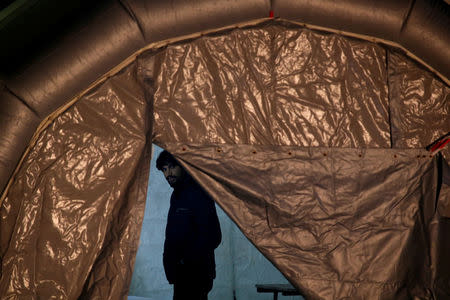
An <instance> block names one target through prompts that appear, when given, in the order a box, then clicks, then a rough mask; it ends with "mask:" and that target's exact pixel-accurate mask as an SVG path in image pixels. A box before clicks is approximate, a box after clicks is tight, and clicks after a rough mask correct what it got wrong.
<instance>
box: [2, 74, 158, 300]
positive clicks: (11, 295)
mask: <svg viewBox="0 0 450 300" xmlns="http://www.w3.org/2000/svg"><path fill="white" fill-rule="evenodd" d="M136 78H137V75H136V67H135V66H133V65H132V66H130V67H128V68H126V69H125V70H123V71H122V72H121V73H120V74H118V75H116V76H115V77H113V78H111V79H108V80H107V81H106V82H105V83H103V84H102V85H101V86H98V87H97V88H96V89H94V90H93V91H91V92H89V93H88V94H86V95H85V96H83V97H82V98H81V99H80V100H79V101H78V102H77V103H76V104H75V105H73V106H72V107H71V108H70V109H68V110H67V111H66V112H64V113H63V114H61V115H60V116H59V117H58V118H56V119H55V121H54V122H53V123H52V124H51V125H50V126H49V127H48V128H46V129H45V130H44V131H43V132H42V134H41V135H40V137H39V139H38V141H37V143H36V145H35V146H34V147H33V149H32V150H31V151H30V153H29V154H28V156H27V158H26V160H25V161H24V163H23V165H22V167H21V169H20V170H19V173H18V174H17V176H16V179H15V181H14V183H13V185H12V186H11V189H10V190H9V193H8V195H7V197H6V198H5V200H4V202H3V206H2V209H1V218H2V224H1V228H0V241H1V244H0V253H1V256H2V268H1V284H0V295H1V299H77V298H78V297H79V296H80V294H81V295H82V297H81V298H82V299H102V300H103V299H124V298H125V297H126V295H128V288H129V282H130V280H131V274H132V270H133V262H134V257H135V254H136V251H137V244H138V241H139V233H140V228H141V223H142V218H143V214H144V203H145V197H146V191H147V179H148V167H149V158H150V155H149V150H150V149H149V148H148V145H151V143H147V139H146V132H147V131H148V130H149V122H148V121H147V120H149V116H148V114H147V110H148V106H147V103H146V101H145V100H144V96H143V89H142V85H141V84H139V83H138V82H137V81H136ZM146 145H147V146H146ZM83 287H84V291H83ZM82 291H83V292H82Z"/></svg>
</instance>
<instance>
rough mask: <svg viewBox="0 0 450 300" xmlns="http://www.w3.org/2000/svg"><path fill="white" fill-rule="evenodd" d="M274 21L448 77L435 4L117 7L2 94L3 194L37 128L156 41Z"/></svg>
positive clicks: (449, 27)
mask: <svg viewBox="0 0 450 300" xmlns="http://www.w3.org/2000/svg"><path fill="white" fill-rule="evenodd" d="M270 10H273V11H274V15H275V17H280V18H283V19H287V20H291V21H295V22H300V23H305V24H311V25H315V26H321V27H324V28H329V29H332V30H337V31H343V32H350V33H356V34H362V35H367V36H373V37H375V38H378V39H383V40H387V41H391V42H393V43H396V44H398V45H400V46H402V47H403V48H405V49H407V50H408V51H409V52H410V53H412V54H413V55H415V56H416V57H418V58H420V60H422V61H423V62H425V63H426V64H427V65H428V66H430V67H431V68H433V69H434V70H435V71H436V72H437V73H438V74H440V76H441V78H442V79H443V80H444V81H446V82H447V84H448V78H450V60H449V57H450V18H449V10H450V9H449V5H448V4H445V3H444V2H443V1H437V0H418V1H410V0H402V1H390V0H382V1H371V0H347V1H332V0H324V1H307V0H295V1H293V0H272V1H269V0H249V1H239V0H227V1H213V0H203V1H195V0H177V1H167V2H166V1H155V0H153V1H138V0H128V1H125V0H124V1H111V3H109V4H108V5H107V6H106V7H105V8H104V9H102V10H101V11H99V12H98V15H96V16H95V17H94V18H92V20H91V21H90V22H88V23H87V24H85V25H84V26H83V27H81V29H80V28H78V29H77V30H76V31H73V32H71V33H70V34H68V35H67V36H66V37H64V38H63V39H62V40H61V43H60V44H58V45H56V46H54V47H53V48H52V49H49V51H48V53H47V54H46V55H43V56H41V58H40V59H38V60H36V61H35V62H34V63H32V64H31V65H30V66H29V67H28V68H27V69H25V70H20V71H18V72H17V73H14V72H13V73H12V74H10V75H8V77H7V78H4V79H3V82H2V87H1V90H0V101H1V105H2V109H1V111H0V130H1V132H2V136H1V138H0V166H1V168H0V191H2V192H3V191H4V190H5V187H6V185H7V183H8V181H9V180H10V178H11V176H12V174H13V172H14V170H15V168H16V167H17V164H18V162H19V161H20V158H21V157H22V155H23V153H24V151H25V149H26V147H27V146H28V144H29V142H30V140H31V138H32V136H33V134H34V133H35V131H36V129H37V127H38V125H39V124H40V123H41V122H42V121H43V120H44V119H45V118H46V117H48V116H49V115H50V114H51V113H52V112H54V111H55V110H56V109H57V108H58V107H61V106H62V105H64V104H66V103H67V102H69V101H70V100H71V99H73V98H74V97H75V96H77V95H79V94H80V93H81V92H82V91H84V90H85V89H87V88H88V87H89V86H90V85H91V84H92V83H93V82H95V81H96V80H98V79H99V78H101V77H102V76H104V74H106V73H107V72H108V71H110V70H111V69H113V68H114V67H115V66H117V65H119V64H120V63H122V62H123V61H124V60H125V59H127V58H128V57H130V56H132V55H133V53H135V52H136V51H138V50H139V49H141V48H143V47H145V46H146V45H149V44H151V43H153V42H157V41H161V40H165V39H170V38H174V37H177V36H182V35H187V34H191V33H196V32H201V31H205V30H210V29H214V28H220V27H224V26H230V25H233V24H238V23H241V22H247V21H250V20H256V19H261V18H267V17H268V16H269V11H270Z"/></svg>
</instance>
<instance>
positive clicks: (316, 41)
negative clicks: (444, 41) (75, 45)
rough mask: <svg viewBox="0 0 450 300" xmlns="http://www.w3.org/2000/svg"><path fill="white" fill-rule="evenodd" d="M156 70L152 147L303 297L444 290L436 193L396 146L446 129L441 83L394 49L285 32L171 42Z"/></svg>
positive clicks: (423, 171)
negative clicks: (166, 154) (177, 165)
mask: <svg viewBox="0 0 450 300" xmlns="http://www.w3.org/2000/svg"><path fill="white" fill-rule="evenodd" d="M156 66H158V67H157V68H158V72H156V73H155V74H157V76H156V78H155V102H154V103H155V104H154V111H155V114H154V118H155V121H154V126H155V128H154V140H155V141H156V143H158V144H159V145H161V146H163V147H165V148H167V149H169V150H170V151H172V152H174V153H175V154H177V155H178V156H179V158H180V159H181V160H182V161H183V162H184V164H185V165H186V167H187V168H188V169H189V170H190V171H191V172H192V173H193V174H194V176H196V178H197V179H198V180H199V181H200V183H202V184H203V186H204V187H205V188H206V189H208V191H209V192H210V193H211V194H212V195H213V196H214V198H215V199H216V201H217V202H218V203H219V204H220V205H221V206H222V207H223V208H224V210H225V211H226V212H227V213H228V214H229V215H230V217H231V218H233V220H234V221H235V222H236V223H237V224H238V226H239V227H240V228H241V229H242V230H243V232H244V233H245V234H246V235H247V236H248V237H249V238H250V240H251V241H252V242H253V243H254V244H255V245H256V246H257V247H258V248H259V249H260V250H261V251H262V252H263V253H264V254H265V255H266V256H267V257H268V258H269V259H270V260H271V261H272V262H274V263H275V265H277V267H278V268H279V269H280V270H281V271H282V272H283V273H284V274H285V275H286V276H287V277H288V278H289V279H290V280H291V281H292V283H293V284H295V285H296V286H298V287H299V288H300V289H301V290H302V291H304V292H305V293H306V294H307V295H308V296H310V297H311V298H312V299H340V298H345V297H351V298H354V299H359V298H360V299H377V298H379V299H409V298H411V297H413V296H417V297H422V298H424V299H433V297H437V298H440V299H442V297H444V298H445V295H448V293H449V292H450V286H449V283H448V282H449V281H448V278H449V276H448V272H447V271H445V269H448V268H449V266H450V265H449V264H448V261H447V260H446V259H445V257H443V256H445V255H444V251H445V249H446V247H447V246H448V243H447V242H445V239H443V237H444V236H445V234H448V229H449V228H448V227H449V226H448V220H447V217H448V216H447V215H446V211H448V195H449V187H447V186H444V187H443V188H442V189H441V190H440V194H439V195H440V197H439V199H438V201H437V199H436V195H437V190H438V181H439V179H438V176H437V175H436V173H438V171H437V170H438V167H437V166H438V165H439V164H438V163H436V161H435V160H436V159H437V158H430V157H429V155H428V153H426V152H422V151H421V150H414V151H419V152H414V151H412V150H411V151H409V152H408V150H404V149H402V148H416V149H423V148H424V147H425V146H426V145H428V144H429V143H431V142H432V141H433V140H434V139H436V138H437V137H439V136H441V135H442V134H444V133H446V132H447V131H448V129H449V128H450V120H449V118H448V115H449V111H450V101H448V100H449V98H450V89H449V88H448V86H446V85H445V84H443V83H442V82H441V81H440V80H438V79H436V78H435V77H434V76H433V75H432V74H431V73H430V72H427V71H425V70H423V69H422V68H421V67H419V66H418V65H417V64H416V63H414V62H412V61H411V60H410V59H408V58H406V57H405V56H404V55H402V54H400V53H399V52H398V51H397V50H395V49H391V48H389V47H382V46H381V45H379V44H374V43H370V42H367V41H360V40H356V39H349V38H346V37H342V36H339V35H335V34H328V33H320V32H313V31H310V30H307V29H302V28H298V27H296V28H293V27H283V26H268V27H264V28H257V29H245V30H234V31H232V32H230V33H229V34H226V35H220V36H212V37H207V36H206V37H202V38H199V39H196V40H194V41H192V42H190V43H186V44H177V45H172V46H169V47H168V48H167V49H166V50H165V51H164V52H161V53H160V54H159V55H157V56H156ZM194 145H196V146H195V147H194ZM246 145H247V146H246ZM249 145H252V146H253V147H256V148H252V147H251V146H249ZM197 146H198V147H197ZM208 146H209V147H208ZM262 146H267V147H269V150H267V149H266V148H264V147H262ZM286 146H295V147H302V146H303V147H311V148H308V149H307V150H298V149H297V148H294V149H284V148H283V147H286ZM258 147H259V148H258ZM261 147H262V148H261ZM318 147H324V148H318ZM343 148H348V149H351V150H343ZM377 148H378V149H377ZM396 148H397V149H396ZM399 148H400V149H402V150H399ZM243 149H245V150H243ZM338 149H342V150H338ZM381 149H384V150H381ZM295 151H300V154H298V155H297V156H296V155H295V154H294V152H295ZM302 151H304V152H305V153H303V152H302ZM330 151H331V155H332V157H331V158H330V157H329V155H330ZM346 151H347V152H346ZM344 153H345V155H344ZM349 153H351V154H349ZM443 154H444V156H446V157H448V150H445V151H444V152H443ZM252 156H256V157H258V159H252V158H251V157H252ZM294 158H295V159H294ZM363 158H364V159H363ZM420 160H422V162H420ZM418 164H419V165H418ZM422 164H423V165H422ZM436 202H437V204H438V205H437V207H438V208H436V207H435V206H434V205H435V203H436ZM430 206H432V207H433V209H428V208H429V207H430ZM424 207H428V208H427V209H426V210H425V211H424ZM434 208H436V211H435V210H434ZM318 212H319V213H318ZM311 213H314V214H313V215H311ZM424 218H426V219H424ZM431 220H432V221H431ZM274 230H275V231H274ZM293 253H295V254H293ZM293 261H295V263H293Z"/></svg>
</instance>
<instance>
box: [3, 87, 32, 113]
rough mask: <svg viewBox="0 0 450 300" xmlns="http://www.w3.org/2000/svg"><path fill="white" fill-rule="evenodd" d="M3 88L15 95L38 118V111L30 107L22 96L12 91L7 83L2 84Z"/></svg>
mask: <svg viewBox="0 0 450 300" xmlns="http://www.w3.org/2000/svg"><path fill="white" fill-rule="evenodd" d="M4 88H5V90H6V91H8V93H10V94H11V95H13V96H14V97H16V98H17V99H18V100H19V101H20V102H21V103H22V104H23V105H25V106H26V107H27V108H28V109H29V110H30V111H31V112H32V113H33V114H34V115H35V116H36V117H38V118H39V119H40V116H39V113H38V112H37V111H36V110H35V109H34V108H33V107H31V105H30V104H28V103H27V102H26V101H25V100H24V99H23V98H21V97H19V96H18V95H17V94H16V93H14V92H13V91H12V90H11V89H10V88H9V87H8V86H7V85H4Z"/></svg>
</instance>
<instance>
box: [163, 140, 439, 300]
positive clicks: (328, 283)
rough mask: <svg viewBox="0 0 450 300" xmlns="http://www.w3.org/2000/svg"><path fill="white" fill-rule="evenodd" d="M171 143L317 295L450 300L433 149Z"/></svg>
mask: <svg viewBox="0 0 450 300" xmlns="http://www.w3.org/2000/svg"><path fill="white" fill-rule="evenodd" d="M168 148H169V149H170V150H171V151H172V152H173V153H174V154H175V155H177V157H179V158H180V159H182V161H183V162H184V164H185V167H186V168H187V169H188V170H189V171H190V172H191V173H192V174H193V176H194V177H195V178H196V179H197V180H198V181H199V182H201V183H203V187H204V188H205V189H206V190H207V191H208V192H209V193H210V194H211V195H213V197H214V198H215V199H217V201H218V203H219V204H220V205H221V206H222V208H223V209H224V210H225V211H226V212H227V213H228V214H229V215H230V216H232V218H233V220H234V221H235V222H236V223H237V224H239V226H240V228H241V230H242V231H243V232H244V234H245V235H246V236H247V237H248V238H249V239H250V240H251V241H252V242H253V243H254V244H255V245H256V246H257V247H258V249H259V250H260V251H261V252H262V253H263V254H264V255H265V256H266V257H268V258H270V260H271V261H272V262H273V263H274V264H275V265H276V266H277V267H278V268H279V269H280V270H281V271H282V272H283V274H284V275H285V276H286V277H287V278H288V279H289V280H290V281H291V282H292V283H293V284H295V285H296V286H297V287H299V288H300V290H301V291H302V293H303V294H304V295H305V296H307V298H308V299H349V298H350V299H412V298H415V297H417V298H418V299H419V298H420V299H444V298H442V297H443V296H444V295H445V294H439V292H437V291H435V288H436V287H435V285H434V284H435V282H434V280H435V278H434V276H435V272H436V267H437V266H439V265H440V263H441V261H440V260H439V257H436V253H434V252H433V251H432V250H433V249H435V247H436V248H437V249H439V248H440V244H439V240H438V239H433V240H432V241H431V240H430V239H429V235H433V234H436V233H438V232H437V231H436V230H437V229H438V228H439V227H438V226H436V225H437V224H436V221H437V220H438V219H439V216H438V215H437V214H436V207H435V206H436V196H437V195H436V193H437V190H438V186H437V185H438V180H437V176H438V167H439V165H438V158H437V157H433V158H432V157H430V155H429V154H428V153H426V151H425V150H415V149H414V150H412V149H410V150H396V149H392V150H391V149H365V150H362V149H343V148H320V147H317V148H300V147H287V146H284V147H283V146H254V145H215V146H214V145H211V146H203V145H199V146H196V145H183V144H171V145H169V147H168ZM255 174H258V176H257V177H255ZM241 199H245V201H242V200H241ZM440 255H441V256H442V255H443V253H441V254H440ZM441 284H446V285H444V286H442V288H444V290H445V289H447V290H448V283H441ZM415 299H416V298H415Z"/></svg>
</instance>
